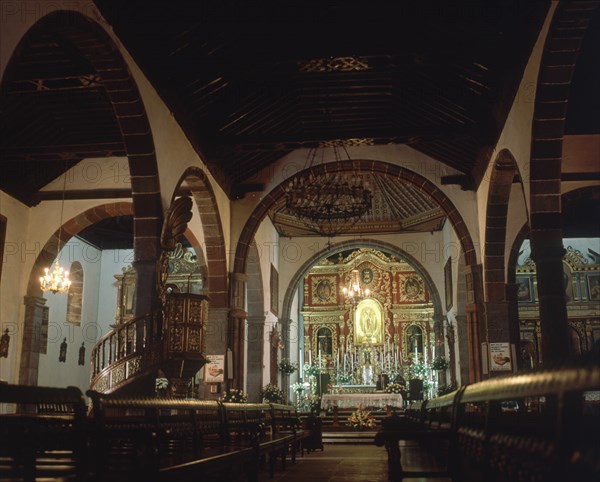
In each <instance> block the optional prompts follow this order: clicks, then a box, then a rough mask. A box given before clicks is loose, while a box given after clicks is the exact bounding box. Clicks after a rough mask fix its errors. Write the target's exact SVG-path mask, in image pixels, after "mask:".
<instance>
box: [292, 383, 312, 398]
mask: <svg viewBox="0 0 600 482" xmlns="http://www.w3.org/2000/svg"><path fill="white" fill-rule="evenodd" d="M290 388H291V389H292V390H293V391H294V392H296V393H297V394H298V395H300V394H301V393H302V392H303V391H304V390H308V389H309V388H310V384H309V383H307V382H304V383H300V382H298V383H292V384H291V385H290Z"/></svg>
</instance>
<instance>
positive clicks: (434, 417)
mask: <svg viewBox="0 0 600 482" xmlns="http://www.w3.org/2000/svg"><path fill="white" fill-rule="evenodd" d="M592 392H593V393H592ZM599 397H600V366H599V365H598V363H594V364H590V365H589V366H579V367H572V368H564V369H561V370H556V371H543V372H538V373H533V372H529V373H524V374H520V375H514V376H508V377H502V378H493V379H490V380H486V381H483V382H479V383H476V384H473V385H468V386H464V387H461V388H460V389H458V390H456V391H455V392H452V393H449V394H447V395H444V396H441V397H438V398H435V399H433V400H428V401H424V402H420V403H418V404H413V405H411V406H410V407H409V409H407V411H406V416H405V417H402V418H401V417H396V418H394V417H392V418H388V419H384V421H383V427H382V429H381V431H380V432H379V433H378V434H377V435H376V438H375V443H376V444H378V445H385V446H386V449H387V450H388V468H389V479H390V480H394V481H396V480H402V478H403V477H409V476H415V475H417V474H416V473H407V472H403V471H402V466H401V463H400V450H399V448H398V441H399V440H406V439H413V440H418V441H419V442H421V443H423V444H424V445H425V446H427V444H428V443H429V444H430V445H429V448H430V449H434V450H439V449H440V447H441V448H442V449H443V450H445V452H446V455H447V456H448V467H447V469H448V474H447V476H450V477H451V478H453V479H455V480H469V481H488V480H493V481H514V482H517V481H531V480H540V481H561V482H562V481H579V480H600V464H599V463H598V460H600V437H599V436H598V427H599V426H600V401H599ZM425 473H427V472H425V471H423V472H420V473H419V474H418V475H421V476H424V475H423V474H425ZM432 476H433V475H432Z"/></svg>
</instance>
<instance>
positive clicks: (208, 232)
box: [171, 167, 228, 308]
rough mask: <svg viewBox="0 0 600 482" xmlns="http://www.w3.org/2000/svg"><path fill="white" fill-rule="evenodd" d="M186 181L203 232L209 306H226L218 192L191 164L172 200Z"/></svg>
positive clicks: (180, 180) (223, 248)
mask: <svg viewBox="0 0 600 482" xmlns="http://www.w3.org/2000/svg"><path fill="white" fill-rule="evenodd" d="M184 182H185V183H186V184H187V187H188V188H189V190H190V192H191V194H192V197H193V199H194V202H195V203H196V207H197V208H198V213H199V214H200V221H201V223H202V229H203V231H204V242H205V244H206V265H207V269H208V278H207V285H208V296H209V298H210V306H211V308H226V307H227V301H228V300H227V258H226V253H225V237H224V236H223V226H222V225H221V216H220V215H219V207H218V204H217V200H216V198H215V193H214V191H213V189H212V186H211V185H210V181H209V180H208V177H207V176H206V174H205V172H204V171H203V170H202V169H200V168H198V167H188V168H187V169H186V170H185V172H184V173H183V174H182V175H181V177H180V178H179V181H178V182H177V184H176V188H175V193H174V194H173V196H172V197H171V202H172V201H173V200H174V199H175V197H176V194H177V190H178V189H179V186H181V184H182V183H184Z"/></svg>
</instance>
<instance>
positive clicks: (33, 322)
mask: <svg viewBox="0 0 600 482" xmlns="http://www.w3.org/2000/svg"><path fill="white" fill-rule="evenodd" d="M23 301H24V304H25V319H24V320H23V342H22V345H21V364H20V367H19V384H20V385H37V383H38V370H39V362H40V347H41V346H42V345H43V349H42V350H41V351H43V352H44V353H46V348H45V347H46V344H47V343H48V307H47V306H46V298H42V297H38V296H25V297H24V300H23ZM44 323H45V332H44V331H43V329H42V326H43V325H44ZM15 343H16V340H15Z"/></svg>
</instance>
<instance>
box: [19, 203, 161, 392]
mask: <svg viewBox="0 0 600 482" xmlns="http://www.w3.org/2000/svg"><path fill="white" fill-rule="evenodd" d="M132 213H133V205H132V203H128V202H116V203H110V204H103V205H100V206H95V207H93V208H90V209H88V210H86V211H84V212H83V213H81V214H79V215H77V216H75V217H74V218H72V219H69V220H68V221H67V222H65V223H64V224H63V226H62V228H59V229H58V230H56V232H55V233H54V234H53V235H52V236H51V237H50V239H49V240H48V241H47V242H46V244H45V245H44V246H43V248H42V249H41V251H40V254H39V255H38V257H37V259H36V260H35V262H34V264H33V267H32V269H31V273H30V275H29V283H28V287H27V296H25V319H24V322H23V326H24V330H23V340H22V348H21V361H20V365H19V383H20V384H23V385H37V380H38V368H39V355H40V352H39V343H38V341H39V339H38V337H39V335H40V333H41V324H42V320H43V318H44V311H45V310H44V305H45V303H46V300H45V299H44V298H43V297H42V291H41V289H40V282H39V274H40V272H42V271H43V268H44V266H46V265H48V264H49V263H51V262H52V261H53V260H54V259H55V258H56V257H57V256H58V254H59V253H58V246H59V245H60V246H64V245H65V244H66V243H67V241H69V239H71V238H72V237H73V236H75V235H76V234H77V233H79V232H81V231H83V230H84V229H85V228H86V227H88V226H91V225H92V224H94V223H97V222H98V221H101V220H103V219H107V218H111V217H114V216H131V215H132ZM59 233H60V240H59ZM153 281H154V280H153ZM46 310H47V308H46Z"/></svg>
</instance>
